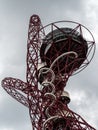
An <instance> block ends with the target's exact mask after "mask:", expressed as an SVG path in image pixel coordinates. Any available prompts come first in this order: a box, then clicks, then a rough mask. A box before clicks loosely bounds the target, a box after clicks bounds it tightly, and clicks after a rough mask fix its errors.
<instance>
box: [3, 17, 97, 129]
mask: <svg viewBox="0 0 98 130" xmlns="http://www.w3.org/2000/svg"><path fill="white" fill-rule="evenodd" d="M66 26H67V27H66ZM70 27H71V28H70ZM88 34H89V35H88ZM85 36H86V37H85ZM94 52H95V41H94V38H93V35H92V34H91V32H90V31H89V30H88V29H87V28H86V27H84V26H83V25H81V24H79V23H76V22H72V21H58V22H54V23H51V24H49V25H47V26H45V27H43V26H42V24H41V20H40V18H39V16H38V15H32V16H31V18H30V22H29V30H28V42H27V60H26V62H27V73H26V80H27V81H26V82H24V81H21V80H20V79H16V78H11V77H7V78H5V79H4V80H2V87H3V88H4V89H5V90H6V92H7V93H8V94H9V95H11V96H12V97H13V98H15V99H16V100H17V101H18V102H20V103H22V104H23V105H24V106H26V107H28V108H29V113H30V118H31V122H32V130H59V129H61V130H95V129H94V128H93V127H92V126H90V125H89V124H88V123H87V122H86V121H85V120H84V119H83V118H82V117H81V116H80V115H78V114H76V113H75V112H73V111H72V110H70V109H69V107H68V103H69V102H70V98H69V96H68V93H67V92H65V95H66V96H64V95H63V93H64V88H65V86H66V83H67V80H68V79H69V77H70V76H71V75H74V74H76V73H78V72H80V71H81V70H83V69H84V68H85V67H86V66H87V65H88V64H89V63H90V61H91V60H92V58H93V56H94Z"/></svg>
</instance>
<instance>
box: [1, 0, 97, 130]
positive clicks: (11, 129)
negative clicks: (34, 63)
mask: <svg viewBox="0 0 98 130" xmlns="http://www.w3.org/2000/svg"><path fill="white" fill-rule="evenodd" d="M32 14H38V15H39V16H40V18H41V21H42V23H43V25H46V24H48V23H51V22H55V21H58V20H72V21H76V22H79V23H81V24H83V25H84V26H86V27H87V28H88V29H89V30H90V31H91V32H92V33H93V35H94V37H95V41H96V53H95V56H94V58H93V60H92V62H91V63H90V65H89V66H88V67H87V68H86V69H85V70H83V71H82V72H81V73H79V74H77V75H75V76H72V77H71V78H70V79H69V81H68V83H67V86H66V89H67V90H68V91H69V93H70V96H71V103H70V108H71V109H72V110H73V111H75V112H76V113H78V114H80V115H81V116H82V117H83V118H84V119H85V120H86V121H87V122H88V123H89V124H91V125H92V126H93V127H95V128H96V129H98V86H97V84H98V75H97V74H98V58H97V57H98V36H97V35H98V1H97V0H0V82H1V80H2V79H3V78H4V77H9V76H10V77H15V78H20V79H21V80H24V81H25V80H26V79H25V76H26V45H27V33H28V24H29V18H30V16H31V15H32ZM0 130H32V127H31V122H30V118H29V112H28V109H27V108H26V107H24V106H23V105H21V104H20V103H18V102H17V101H16V100H14V99H13V98H12V97H10V96H9V95H8V94H7V93H6V92H5V91H4V90H3V88H2V87H1V86H0Z"/></svg>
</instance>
